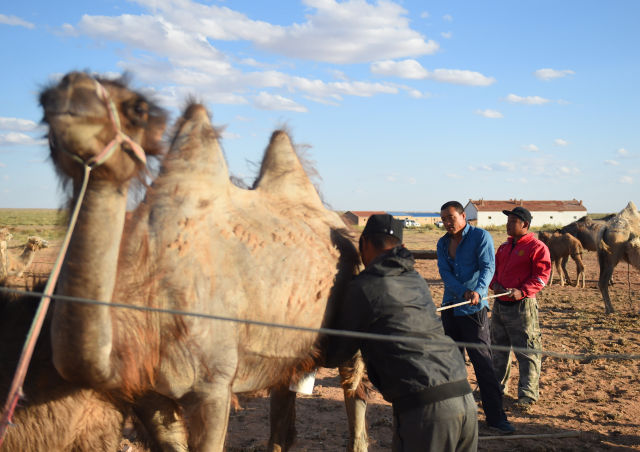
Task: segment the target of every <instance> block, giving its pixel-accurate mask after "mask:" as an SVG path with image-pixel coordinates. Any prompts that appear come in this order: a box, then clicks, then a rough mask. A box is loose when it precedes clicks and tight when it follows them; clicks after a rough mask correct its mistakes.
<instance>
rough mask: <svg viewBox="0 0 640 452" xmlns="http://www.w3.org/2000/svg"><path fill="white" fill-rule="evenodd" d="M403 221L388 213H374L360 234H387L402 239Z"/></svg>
mask: <svg viewBox="0 0 640 452" xmlns="http://www.w3.org/2000/svg"><path fill="white" fill-rule="evenodd" d="M403 227H404V223H403V222H402V221H400V220H396V219H395V218H393V216H391V215H389V214H386V213H385V214H375V215H371V216H370V217H369V219H368V220H367V225H366V226H365V227H364V230H363V231H362V235H363V236H366V235H371V234H387V235H391V236H394V237H398V239H400V240H401V241H402V228H403Z"/></svg>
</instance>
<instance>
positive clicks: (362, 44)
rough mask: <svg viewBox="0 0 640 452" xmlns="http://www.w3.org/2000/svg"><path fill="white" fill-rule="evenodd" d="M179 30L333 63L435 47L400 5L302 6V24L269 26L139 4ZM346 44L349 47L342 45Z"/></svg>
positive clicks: (165, 0)
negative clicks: (417, 28) (244, 42)
mask: <svg viewBox="0 0 640 452" xmlns="http://www.w3.org/2000/svg"><path fill="white" fill-rule="evenodd" d="M138 3H140V4H142V5H145V6H147V7H148V8H149V9H151V10H152V11H154V13H156V14H158V15H162V17H164V18H165V19H166V20H167V21H169V22H171V23H172V24H174V25H175V26H177V27H180V28H182V29H185V30H190V31H192V33H193V34H194V35H200V36H202V37H203V38H209V39H214V40H229V41H231V40H244V41H249V42H251V43H252V44H253V45H255V46H256V47H257V48H259V49H262V50H268V51H270V52H274V53H277V54H280V55H285V56H289V57H293V58H302V59H308V60H314V61H325V62H331V63H362V62H369V61H373V60H375V59H379V58H402V57H407V56H419V55H428V54H433V53H435V52H436V51H437V50H438V48H439V46H438V44H437V43H436V42H434V41H431V40H429V41H427V40H425V37H424V36H423V35H422V34H420V33H418V32H417V31H414V30H412V29H411V28H410V23H409V19H408V17H407V11H406V10H405V9H404V8H402V7H401V6H400V5H398V4H396V3H393V2H389V1H380V2H377V3H374V4H372V3H368V2H365V1H362V0H347V1H342V2H338V1H336V0H304V1H303V3H304V4H306V6H307V7H308V8H309V9H308V10H309V11H311V12H309V13H308V14H307V15H306V16H305V21H304V22H302V23H294V24H290V25H285V26H283V25H272V24H269V23H267V22H264V21H257V20H252V19H250V18H248V17H247V16H246V15H245V14H243V13H240V12H236V11H234V10H232V9H230V8H227V7H221V6H216V5H211V6H209V5H203V4H199V3H195V2H192V1H190V0H138ZM345 43H348V45H345Z"/></svg>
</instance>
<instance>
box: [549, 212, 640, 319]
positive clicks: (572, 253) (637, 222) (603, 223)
mask: <svg viewBox="0 0 640 452" xmlns="http://www.w3.org/2000/svg"><path fill="white" fill-rule="evenodd" d="M538 237H539V238H540V240H542V241H543V242H544V243H546V244H547V246H548V247H549V251H550V252H551V260H552V262H553V263H554V265H555V267H556V272H557V273H558V275H559V277H560V284H561V285H564V279H565V278H566V279H567V281H569V283H570V278H569V275H568V273H567V269H566V264H567V260H568V259H569V257H571V258H572V259H573V260H574V262H575V263H576V268H577V272H578V276H577V281H576V285H578V284H579V283H580V278H581V277H582V287H584V278H585V277H584V265H583V264H582V259H581V256H582V253H583V250H589V251H595V252H597V253H598V265H599V268H600V276H599V278H598V288H599V289H600V292H601V294H602V299H603V301H604V308H605V313H606V314H610V313H612V312H614V309H613V305H612V304H611V299H610V297H609V286H610V285H611V284H612V280H611V278H612V276H613V269H614V268H615V267H616V265H618V263H619V262H620V261H623V262H628V263H629V264H630V265H632V266H634V267H635V268H638V269H640V213H638V208H637V207H636V205H635V204H634V203H633V202H629V204H627V206H626V207H625V208H624V209H622V210H621V211H620V212H618V213H617V214H612V215H608V216H607V217H605V218H603V219H601V220H593V219H591V218H590V217H589V216H584V217H582V218H580V219H579V220H577V221H574V222H573V223H570V224H568V225H566V226H564V227H563V228H562V229H559V230H557V231H554V232H546V231H543V232H540V233H539V234H538ZM560 263H561V264H562V272H561V271H560ZM552 280H553V269H552V273H551V276H550V277H549V285H551V283H552Z"/></svg>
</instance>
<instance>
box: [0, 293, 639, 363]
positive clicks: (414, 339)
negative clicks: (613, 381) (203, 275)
mask: <svg viewBox="0 0 640 452" xmlns="http://www.w3.org/2000/svg"><path fill="white" fill-rule="evenodd" d="M0 292H8V293H16V294H23V295H30V296H39V295H40V293H39V292H30V291H23V290H18V289H10V288H5V287H0ZM51 298H52V299H54V300H59V301H63V302H74V303H86V304H91V305H97V306H110V307H113V308H122V309H132V310H135V311H142V312H154V313H160V314H170V315H183V316H187V317H197V318H203V319H209V320H220V321H224V322H234V323H244V324H248V325H257V326H264V327H269V328H281V329H286V330H296V331H304V332H308V333H316V334H326V335H329V336H340V337H349V338H354V339H366V340H375V341H382V342H405V343H423V342H425V341H428V343H429V346H438V347H442V346H446V347H454V346H455V347H465V348H475V349H480V350H497V351H511V350H513V351H514V352H516V353H527V354H534V355H542V356H549V357H552V358H558V359H566V360H574V361H582V362H583V363H584V364H587V363H590V362H591V361H594V360H596V359H615V360H640V355H629V354H622V353H608V354H607V353H601V354H573V353H560V352H554V351H550V350H542V349H540V350H538V349H532V348H524V347H513V346H504V345H487V344H478V343H475V342H455V341H434V340H431V339H428V338H425V337H420V336H397V335H385V334H377V333H365V332H360V331H349V330H336V329H331V328H311V327H306V326H297V325H287V324H283V323H274V322H263V321H261V320H251V319H239V318H236V317H227V316H221V315H215V314H206V313H201V312H191V311H182V310H178V309H165V308H154V307H152V306H136V305H132V304H127V303H118V302H109V301H99V300H91V299H89V298H82V297H72V296H68V295H58V294H56V295H52V296H51Z"/></svg>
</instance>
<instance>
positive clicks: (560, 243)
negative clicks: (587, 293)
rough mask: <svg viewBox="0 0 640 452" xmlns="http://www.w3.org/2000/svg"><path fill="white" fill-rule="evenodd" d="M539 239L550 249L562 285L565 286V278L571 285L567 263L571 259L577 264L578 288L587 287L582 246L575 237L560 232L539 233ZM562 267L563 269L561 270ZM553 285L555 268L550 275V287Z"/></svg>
mask: <svg viewBox="0 0 640 452" xmlns="http://www.w3.org/2000/svg"><path fill="white" fill-rule="evenodd" d="M538 238H539V239H540V241H542V242H543V243H544V244H545V245H547V247H548V248H549V252H550V254H551V262H553V263H554V266H555V269H556V272H557V273H558V275H559V277H560V285H561V286H564V281H565V278H566V280H567V283H568V284H571V278H569V273H568V272H567V261H568V260H569V257H571V259H573V261H574V262H575V263H576V271H577V278H576V287H578V286H580V285H582V287H585V274H584V264H583V263H582V250H583V248H582V244H581V243H580V241H579V240H578V239H576V238H575V237H574V236H573V235H571V234H568V233H560V232H544V231H541V232H539V233H538ZM561 265H562V269H561V268H560V267H561ZM552 284H553V267H551V274H550V275H549V285H552Z"/></svg>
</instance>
